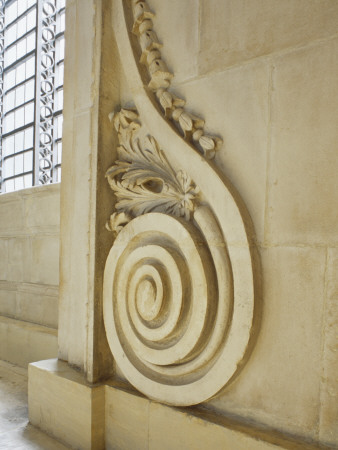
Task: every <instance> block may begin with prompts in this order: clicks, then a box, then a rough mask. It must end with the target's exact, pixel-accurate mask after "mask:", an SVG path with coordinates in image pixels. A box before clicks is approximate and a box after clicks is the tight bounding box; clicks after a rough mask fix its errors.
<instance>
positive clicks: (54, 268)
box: [30, 236, 59, 286]
mask: <svg viewBox="0 0 338 450" xmlns="http://www.w3.org/2000/svg"><path fill="white" fill-rule="evenodd" d="M30 281H31V282H32V283H40V284H51V285H55V286H58V284H59V236H36V237H33V238H32V239H31V274H30Z"/></svg>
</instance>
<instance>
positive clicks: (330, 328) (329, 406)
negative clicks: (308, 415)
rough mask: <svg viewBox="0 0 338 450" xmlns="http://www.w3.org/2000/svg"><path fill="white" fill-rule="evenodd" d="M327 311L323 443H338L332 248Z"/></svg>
mask: <svg viewBox="0 0 338 450" xmlns="http://www.w3.org/2000/svg"><path fill="white" fill-rule="evenodd" d="M326 283H327V284H326V294H327V298H326V307H325V312H324V314H325V315H324V322H323V323H324V329H323V337H324V346H323V359H322V365H323V372H322V388H321V408H320V428H319V437H320V440H321V441H323V442H326V443H328V444H330V445H333V446H334V445H337V442H338V427H337V420H338V358H337V353H338V336H337V327H338V249H329V251H328V267H327V280H326Z"/></svg>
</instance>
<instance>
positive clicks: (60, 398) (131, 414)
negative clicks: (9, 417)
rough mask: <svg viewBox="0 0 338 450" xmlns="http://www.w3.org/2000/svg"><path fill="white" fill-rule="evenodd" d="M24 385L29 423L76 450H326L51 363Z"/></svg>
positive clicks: (40, 365)
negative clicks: (171, 404)
mask: <svg viewBox="0 0 338 450" xmlns="http://www.w3.org/2000/svg"><path fill="white" fill-rule="evenodd" d="M28 386H29V388H28V389H29V393H28V397H29V418H30V421H31V423H32V424H33V425H35V426H37V427H39V428H41V429H42V430H44V431H46V432H47V433H49V434H51V435H52V436H54V437H56V438H57V439H59V440H61V441H63V442H64V443H65V444H67V445H71V446H74V447H75V448H78V449H97V450H100V449H104V448H106V449H128V450H133V449H137V450H142V449H145V450H157V449H159V448H161V450H166V449H167V450H172V449H175V450H189V449H194V450H199V449H200V450H203V449H205V448H225V449H234V450H247V449H250V450H268V449H277V448H286V449H294V450H296V449H302V450H306V449H308V450H310V449H312V450H313V449H319V448H322V449H324V448H328V447H325V446H323V445H319V444H318V445H316V444H310V443H306V442H301V441H297V440H296V439H294V438H292V437H287V436H284V435H282V434H281V433H279V432H274V431H271V430H265V429H264V430H263V429H262V428H259V427H256V426H254V425H252V424H244V423H242V422H240V421H239V420H235V419H230V418H226V417H222V416H219V415H216V414H214V413H212V412H211V411H206V410H203V409H201V408H173V407H169V406H166V405H163V404H160V403H156V402H153V401H151V400H148V399H147V398H145V397H143V396H142V395H141V394H139V393H138V392H136V391H134V390H133V389H131V388H130V387H129V385H128V384H126V383H123V382H120V383H119V382H115V381H114V382H106V384H101V385H90V384H89V383H88V382H87V381H86V380H85V378H84V376H83V374H82V373H80V372H78V371H77V370H74V369H72V368H71V367H70V366H69V365H68V364H67V363H66V362H63V361H60V360H56V359H53V360H47V361H39V362H37V363H33V364H30V365H29V381H28ZM173 430H174V432H173Z"/></svg>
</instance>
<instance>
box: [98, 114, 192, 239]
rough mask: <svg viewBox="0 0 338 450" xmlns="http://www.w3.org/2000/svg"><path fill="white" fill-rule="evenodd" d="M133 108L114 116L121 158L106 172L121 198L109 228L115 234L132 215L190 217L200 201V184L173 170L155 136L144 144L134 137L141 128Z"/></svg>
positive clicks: (150, 137) (181, 172) (182, 172)
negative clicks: (148, 214)
mask: <svg viewBox="0 0 338 450" xmlns="http://www.w3.org/2000/svg"><path fill="white" fill-rule="evenodd" d="M137 119H138V114H137V112H136V111H134V110H129V109H121V111H120V112H119V113H117V114H115V115H113V121H114V126H115V129H116V131H117V132H118V139H119V144H120V145H119V147H118V148H117V153H118V159H117V161H115V164H114V165H113V166H112V167H110V168H109V169H108V171H107V173H106V177H107V179H108V182H109V185H110V187H111V188H112V190H113V191H114V193H115V195H116V197H117V199H118V201H117V203H116V205H115V208H116V210H117V213H114V214H113V215H112V216H111V217H110V220H109V222H108V223H107V225H106V226H107V229H108V230H110V231H114V232H115V233H116V234H117V233H118V232H119V231H120V230H121V229H122V227H123V225H125V224H126V223H128V222H129V221H130V220H131V219H132V218H133V217H136V216H139V215H141V214H145V213H148V212H163V213H166V214H170V215H173V216H176V217H183V218H185V219H186V220H189V219H190V217H191V214H192V212H193V211H194V209H195V205H196V202H197V194H198V190H199V189H198V187H197V186H196V185H195V184H194V183H193V182H192V180H191V179H190V177H189V175H188V174H187V173H186V172H184V171H183V170H180V171H178V172H177V173H176V172H175V171H174V170H173V168H172V167H171V165H170V164H169V162H168V160H167V158H166V157H165V155H164V153H163V151H162V150H161V149H160V147H159V145H158V143H157V141H156V140H155V139H154V138H153V137H152V136H147V138H146V140H145V143H144V146H141V144H140V140H139V139H138V138H137V137H136V136H135V134H136V133H135V132H136V131H137V130H138V129H139V128H140V124H139V122H138V120H137Z"/></svg>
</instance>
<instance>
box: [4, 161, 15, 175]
mask: <svg viewBox="0 0 338 450" xmlns="http://www.w3.org/2000/svg"><path fill="white" fill-rule="evenodd" d="M13 175H14V158H8V159H5V161H4V178H9V177H12V176H13Z"/></svg>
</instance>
